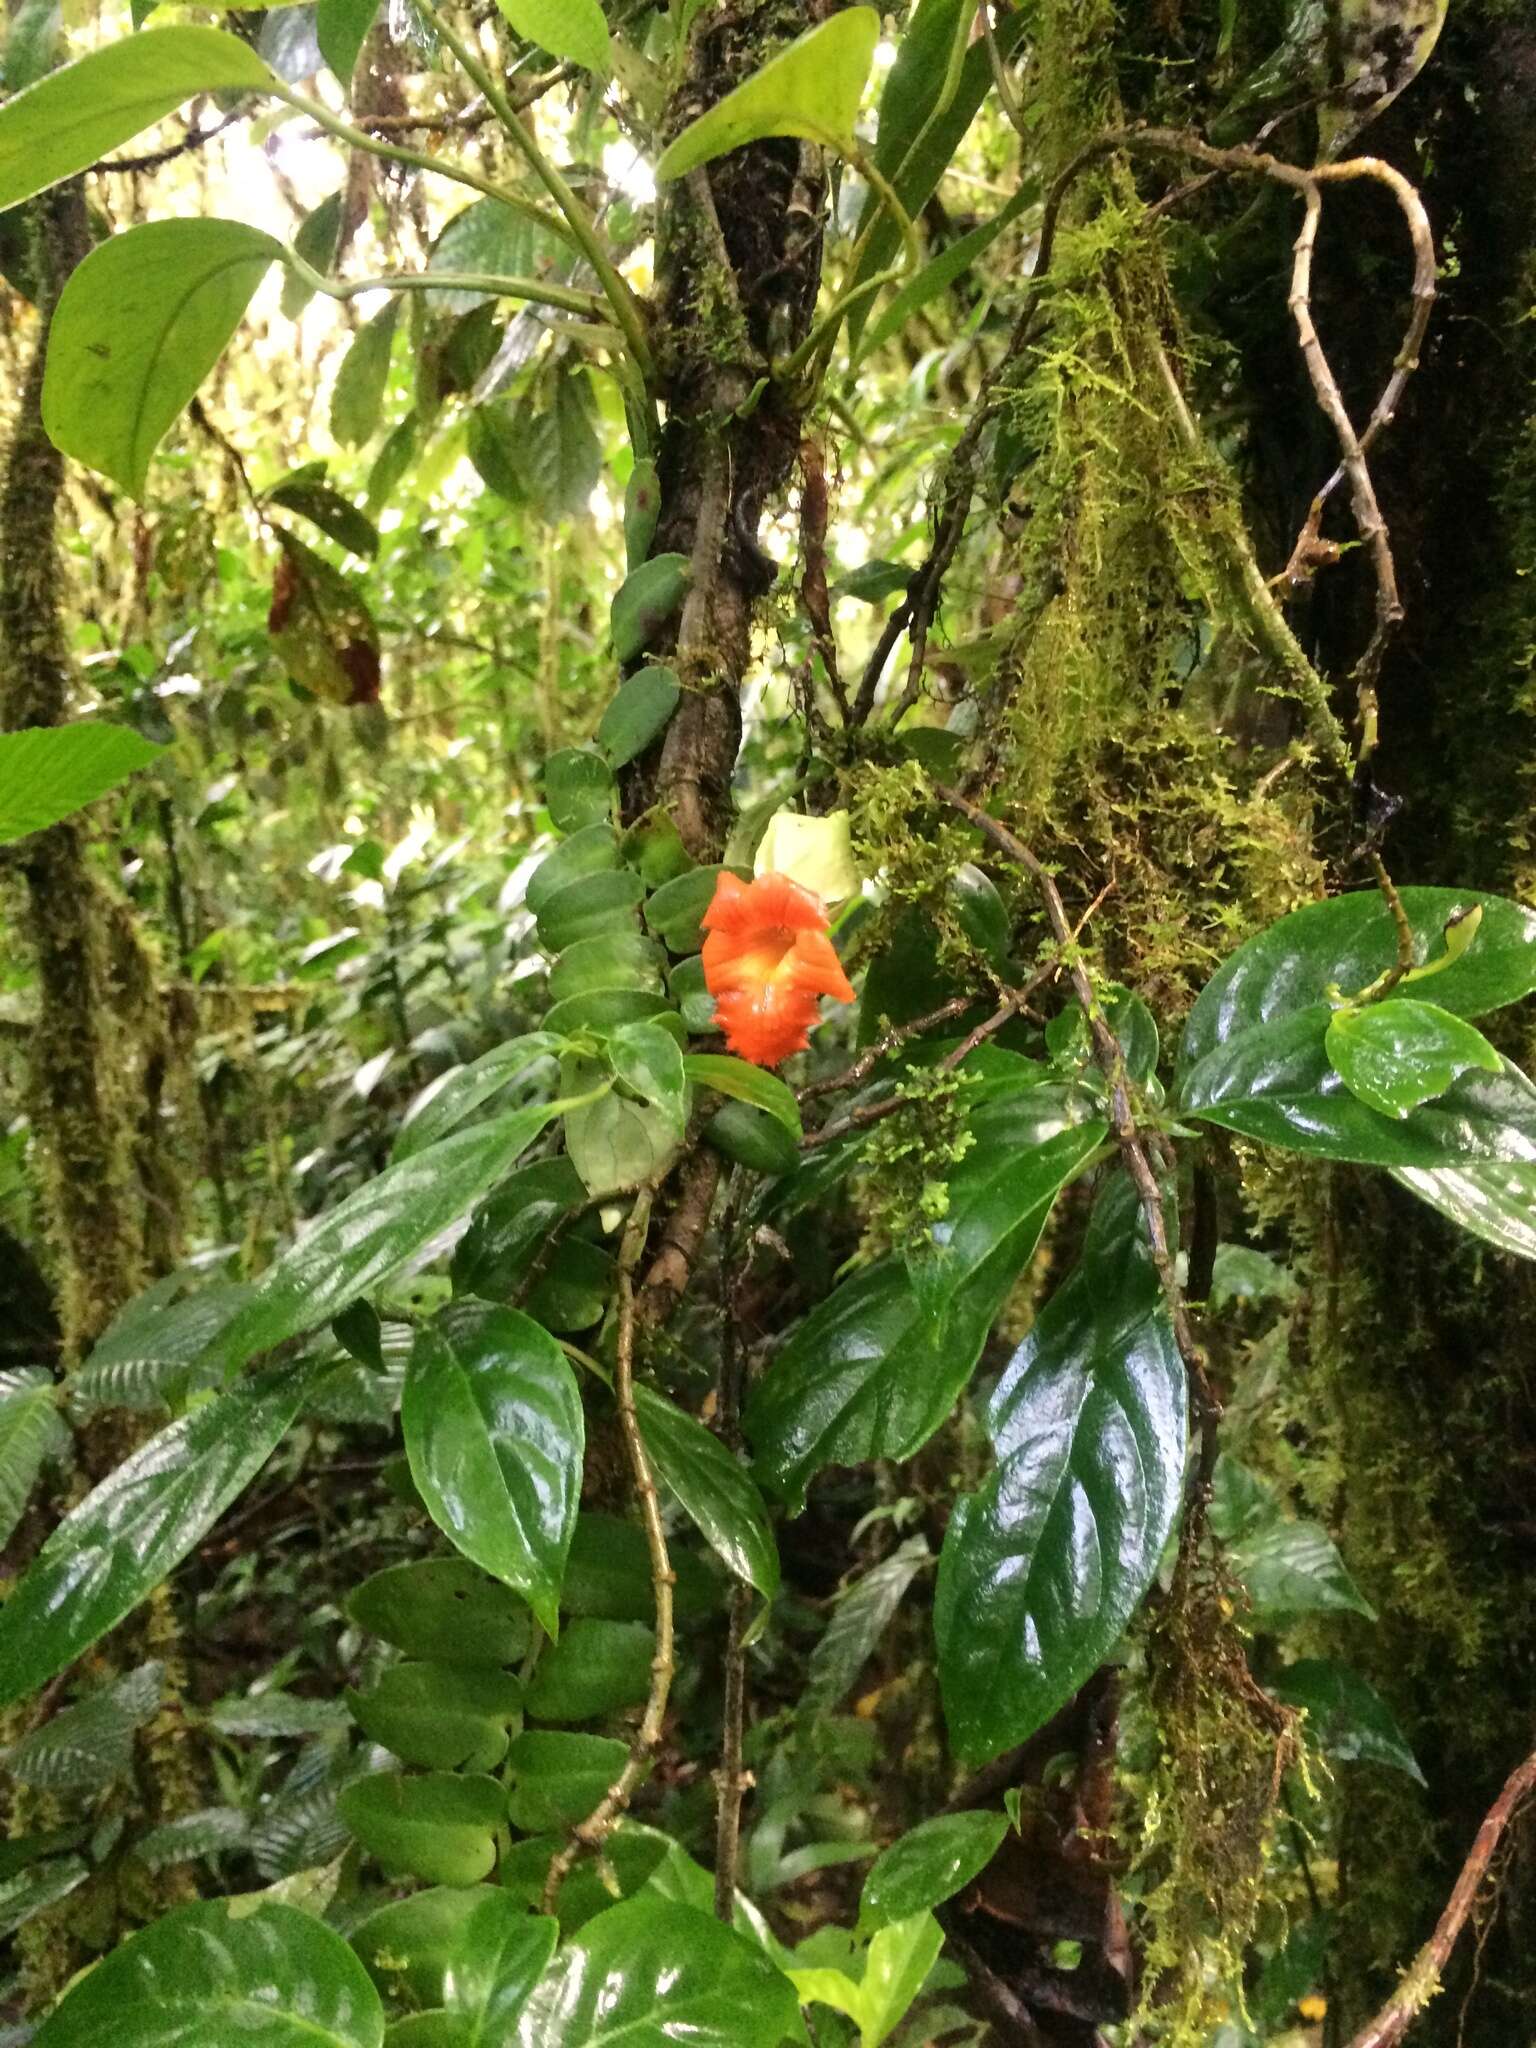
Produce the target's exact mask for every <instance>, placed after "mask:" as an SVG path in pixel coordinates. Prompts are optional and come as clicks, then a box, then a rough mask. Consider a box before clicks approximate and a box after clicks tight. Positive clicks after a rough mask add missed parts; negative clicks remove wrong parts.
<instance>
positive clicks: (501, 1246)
mask: <svg viewBox="0 0 1536 2048" xmlns="http://www.w3.org/2000/svg"><path fill="white" fill-rule="evenodd" d="M585 1200H586V1190H585V1188H583V1186H582V1184H581V1178H580V1176H579V1175H578V1173H577V1172H576V1169H575V1167H574V1166H572V1164H571V1162H570V1161H569V1160H568V1159H541V1160H539V1161H537V1162H536V1163H535V1164H534V1165H532V1166H523V1167H519V1169H518V1171H517V1172H516V1173H514V1174H513V1175H512V1177H511V1179H510V1180H508V1181H505V1182H504V1183H503V1184H502V1186H500V1187H499V1188H497V1190H496V1191H495V1193H494V1194H492V1195H488V1196H487V1197H486V1199H485V1201H484V1202H482V1203H481V1205H480V1207H479V1208H478V1209H477V1210H476V1211H475V1214H474V1216H473V1218H472V1219H471V1221H470V1226H469V1228H468V1230H466V1231H465V1233H464V1235H463V1236H462V1237H461V1238H460V1239H459V1242H458V1245H457V1247H456V1249H455V1251H454V1254H453V1267H452V1273H453V1286H454V1292H455V1293H457V1294H478V1295H480V1296H482V1297H483V1298H484V1299H485V1300H486V1301H510V1300H511V1299H512V1297H513V1295H514V1294H515V1293H516V1292H517V1289H518V1287H519V1286H520V1285H521V1283H522V1281H523V1278H524V1276H525V1275H526V1273H527V1271H528V1268H529V1266H530V1265H531V1264H532V1263H533V1259H534V1256H535V1254H536V1253H537V1252H538V1250H539V1248H540V1246H541V1245H542V1244H543V1242H544V1240H545V1238H546V1237H548V1235H549V1233H550V1231H551V1230H553V1229H554V1227H555V1225H556V1224H557V1223H559V1222H560V1221H561V1219H562V1218H563V1217H565V1216H567V1215H568V1214H569V1213H570V1211H571V1210H572V1209H575V1208H579V1207H580V1205H581V1204H582V1203H583V1202H584V1201H585Z"/></svg>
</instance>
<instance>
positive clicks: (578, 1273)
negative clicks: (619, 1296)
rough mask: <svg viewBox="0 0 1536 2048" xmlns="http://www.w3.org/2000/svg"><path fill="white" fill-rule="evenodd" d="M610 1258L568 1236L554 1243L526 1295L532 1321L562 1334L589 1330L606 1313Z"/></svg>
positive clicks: (611, 1264)
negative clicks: (551, 1250)
mask: <svg viewBox="0 0 1536 2048" xmlns="http://www.w3.org/2000/svg"><path fill="white" fill-rule="evenodd" d="M612 1293H613V1261H612V1259H611V1258H609V1256H608V1254H607V1253H606V1252H605V1251H604V1250H603V1249H602V1248H601V1246H599V1245H595V1244H589V1243H588V1242H587V1241H586V1240H585V1239H584V1238H580V1237H571V1238H567V1239H566V1240H565V1241H564V1242H563V1243H561V1244H557V1245H556V1246H555V1248H554V1250H553V1252H551V1254H550V1256H549V1258H548V1260H547V1261H546V1263H545V1265H544V1267H543V1269H542V1270H541V1272H540V1273H539V1276H538V1278H537V1280H536V1282H535V1284H534V1287H533V1290H532V1292H531V1293H530V1294H529V1296H528V1301H527V1308H528V1313H529V1315H531V1316H532V1317H533V1319H534V1321H535V1322H539V1323H542V1324H543V1325H544V1327H545V1329H546V1330H554V1331H556V1332H558V1333H559V1334H560V1335H562V1336H564V1335H565V1334H566V1333H567V1332H574V1331H577V1330H590V1329H591V1328H592V1327H593V1326H594V1325H595V1324H597V1323H600V1322H601V1321H602V1319H603V1317H604V1315H605V1314H606V1313H607V1310H608V1302H609V1299H610V1297H611V1296H612Z"/></svg>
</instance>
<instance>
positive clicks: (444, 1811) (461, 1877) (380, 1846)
mask: <svg viewBox="0 0 1536 2048" xmlns="http://www.w3.org/2000/svg"><path fill="white" fill-rule="evenodd" d="M336 1806H337V1811H338V1812H339V1813H340V1815H341V1818H342V1819H343V1820H344V1821H345V1822H346V1824H347V1826H348V1827H349V1828H350V1829H351V1830H352V1833H353V1834H354V1835H356V1837H357V1839H358V1840H359V1841H360V1842H361V1843H362V1845H363V1847H364V1848H365V1849H366V1850H367V1851H368V1853H369V1854H370V1855H371V1856H376V1857H377V1858H378V1860H379V1862H380V1863H382V1864H383V1865H384V1867H385V1868H386V1869H387V1870H408V1871H409V1872H410V1873H411V1875H412V1876H413V1877H419V1878H421V1879H423V1880H424V1882H425V1883H427V1884H478V1883H479V1882H480V1880H481V1878H483V1877H485V1876H486V1875H487V1874H488V1873H489V1871H490V1870H491V1867H492V1865H493V1864H494V1863H495V1861H496V1840H495V1836H496V1830H497V1828H499V1827H500V1826H501V1823H502V1819H503V1816H504V1814H505V1810H506V1795H505V1793H504V1792H503V1791H502V1789H501V1787H500V1785H498V1784H497V1782H496V1780H495V1779H494V1778H488V1777H470V1776H466V1775H463V1774H461V1773H458V1772H450V1771H431V1772H429V1773H428V1774H427V1775H426V1776H425V1777H420V1778H408V1777H406V1776H405V1775H404V1774H403V1773H402V1772H399V1771H374V1772H372V1773H371V1774H370V1775H369V1776H368V1777H366V1778H354V1779H353V1780H352V1782H351V1784H350V1785H344V1786H343V1787H342V1789H341V1791H340V1792H339V1793H338V1794H337V1799H336ZM358 1967H359V1968H361V1965H360V1964H359V1966H358Z"/></svg>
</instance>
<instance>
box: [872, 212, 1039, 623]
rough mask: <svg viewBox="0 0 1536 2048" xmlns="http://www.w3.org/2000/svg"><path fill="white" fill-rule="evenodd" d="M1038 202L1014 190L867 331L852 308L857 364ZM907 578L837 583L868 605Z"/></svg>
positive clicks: (898, 568) (895, 570)
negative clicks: (858, 332)
mask: <svg viewBox="0 0 1536 2048" xmlns="http://www.w3.org/2000/svg"><path fill="white" fill-rule="evenodd" d="M1039 200H1040V187H1039V185H1038V184H1037V183H1035V182H1033V181H1029V182H1026V183H1025V184H1022V185H1020V187H1019V189H1018V191H1017V192H1015V193H1014V195H1013V197H1012V198H1011V199H1010V200H1009V201H1008V203H1007V205H1006V206H1003V207H1001V208H1000V209H999V210H998V211H997V212H996V213H994V214H993V216H992V218H991V219H990V220H988V221H983V222H982V224H981V226H980V227H976V228H972V229H971V230H970V232H969V233H968V234H964V235H960V236H958V237H957V238H956V239H955V240H954V241H953V242H951V243H950V244H949V245H948V247H947V248H944V249H942V250H940V252H939V254H938V255H937V256H934V257H931V258H930V259H929V261H928V262H927V263H925V264H924V265H923V267H922V269H921V270H920V271H919V272H918V273H917V275H916V277H914V278H912V279H911V280H910V282H909V283H907V284H904V285H903V286H902V287H901V289H900V290H899V291H898V292H897V293H896V294H895V295H894V296H893V298H892V299H891V302H890V304H889V305H888V306H886V307H884V308H883V309H882V311H881V312H880V314H879V315H878V317H877V318H876V319H875V320H874V321H873V323H872V324H870V325H869V326H867V327H864V323H863V321H862V320H861V319H860V318H859V314H858V309H857V308H855V310H854V312H853V314H852V315H851V316H850V317H851V320H852V321H853V322H854V323H855V324H857V325H858V326H860V327H864V332H863V337H862V340H861V341H860V343H859V346H858V350H857V357H858V359H859V360H861V361H862V359H863V358H864V357H865V356H867V355H870V354H871V353H872V352H873V351H874V350H875V349H877V348H883V347H884V346H885V344H886V342H888V341H890V340H891V339H893V337H894V336H896V335H898V334H899V333H900V332H901V330H902V329H903V328H904V327H905V326H906V324H907V322H908V321H909V320H910V319H912V317H913V316H914V314H917V313H920V312H921V311H922V309H923V307H924V306H926V305H929V304H931V303H932V301H933V300H934V299H936V298H937V297H938V296H939V294H940V293H941V292H945V291H948V290H949V288H950V286H951V285H953V284H956V283H958V282H959V280H960V279H961V278H962V277H965V276H966V275H967V274H968V273H969V272H970V271H971V269H972V268H973V267H974V266H975V264H976V263H977V262H978V261H979V259H980V258H981V257H982V256H983V255H985V253H986V252H987V250H988V249H990V248H991V246H992V244H993V243H994V242H995V241H996V240H997V238H998V236H999V235H1000V234H1002V233H1003V231H1004V229H1005V228H1009V227H1011V226H1012V225H1013V223H1014V222H1015V221H1016V220H1017V219H1018V217H1019V215H1020V214H1021V213H1022V212H1023V211H1024V209H1025V207H1027V206H1033V205H1038V204H1039ZM871 274H873V273H871ZM871 568H883V569H885V570H887V571H889V572H890V573H889V574H888V575H884V576H879V577H871V576H869V575H867V574H866V571H867V570H869V569H871ZM911 578H912V571H911V570H910V569H909V568H906V567H904V566H903V565H902V564H901V563H899V562H888V563H883V564H875V563H866V564H864V566H863V568H861V569H858V570H855V571H854V573H853V575H851V576H846V577H844V578H843V582H842V589H843V591H844V592H846V593H847V595H849V596H850V597H859V598H866V599H867V600H868V601H869V602H871V603H877V602H878V601H879V600H880V599H881V598H884V597H889V596H891V595H892V594H893V593H894V592H895V591H898V590H904V589H905V588H906V586H907V584H908V583H909V582H910V581H911ZM856 579H857V580H856Z"/></svg>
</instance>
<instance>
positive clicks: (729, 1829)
mask: <svg viewBox="0 0 1536 2048" xmlns="http://www.w3.org/2000/svg"><path fill="white" fill-rule="evenodd" d="M743 1180H744V1176H742V1175H739V1174H738V1175H737V1176H736V1183H737V1185H740V1184H741V1183H742V1182H743ZM737 1222H738V1206H737V1196H736V1190H735V1187H733V1189H732V1193H731V1196H730V1197H729V1198H728V1199H727V1202H726V1207H725V1215H724V1217H723V1218H722V1221H721V1226H720V1236H721V1252H720V1369H719V1373H718V1374H717V1376H716V1382H715V1387H716V1404H715V1406H716V1413H715V1429H716V1433H717V1435H718V1436H719V1437H720V1440H721V1441H722V1443H724V1445H725V1446H726V1448H727V1450H729V1451H730V1452H731V1454H732V1455H733V1456H734V1455H735V1454H736V1453H737V1452H739V1451H740V1449H741V1406H742V1397H743V1393H744V1388H743V1384H742V1378H743V1365H744V1361H743V1358H742V1352H741V1344H740V1340H739V1325H740V1303H739V1300H738V1288H739V1282H740V1278H741V1276H740V1275H739V1274H738V1273H737V1270H736V1264H737V1252H738V1247H737V1243H736V1228H737ZM751 1613H752V1588H751V1587H750V1586H747V1585H743V1584H740V1583H738V1584H737V1585H735V1586H734V1587H733V1588H732V1590H731V1606H730V1623H729V1633H728V1635H727V1638H726V1646H725V1666H724V1671H723V1673H722V1689H721V1690H722V1697H721V1708H720V1764H719V1768H718V1770H717V1771H716V1772H715V1798H716V1805H715V1917H716V1919H718V1920H723V1921H724V1922H725V1924H726V1925H727V1926H729V1925H730V1924H731V1920H732V1918H733V1917H734V1915H735V1911H736V1870H737V1865H738V1863H739V1861H740V1856H741V1808H742V1802H743V1800H744V1799H745V1798H746V1795H747V1789H748V1787H749V1786H750V1785H751V1783H752V1777H751V1773H750V1772H749V1771H748V1770H747V1768H746V1762H745V1757H744V1754H743V1747H744V1742H745V1735H746V1720H747V1624H748V1621H749V1619H750V1617H751Z"/></svg>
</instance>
